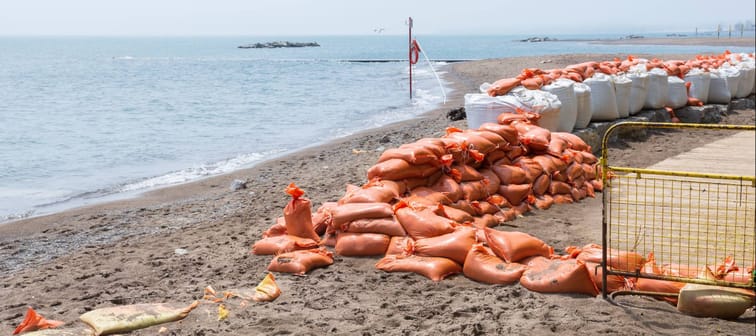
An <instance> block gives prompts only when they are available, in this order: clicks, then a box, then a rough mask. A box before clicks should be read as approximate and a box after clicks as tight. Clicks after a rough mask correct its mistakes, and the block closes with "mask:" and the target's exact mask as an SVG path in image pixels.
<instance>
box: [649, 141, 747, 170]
mask: <svg viewBox="0 0 756 336" xmlns="http://www.w3.org/2000/svg"><path fill="white" fill-rule="evenodd" d="M681 141H685V140H683V139H681ZM648 168H649V169H659V170H673V171H688V172H696V173H715V174H730V175H744V176H754V175H756V132H750V131H743V132H738V133H736V134H734V135H732V136H729V137H727V138H724V139H720V140H717V141H715V142H712V143H710V144H708V145H705V146H702V147H698V148H695V149H693V150H691V151H689V152H685V153H682V154H679V155H677V156H674V157H671V158H668V159H666V160H664V161H661V162H659V163H657V164H655V165H653V166H650V167H648Z"/></svg>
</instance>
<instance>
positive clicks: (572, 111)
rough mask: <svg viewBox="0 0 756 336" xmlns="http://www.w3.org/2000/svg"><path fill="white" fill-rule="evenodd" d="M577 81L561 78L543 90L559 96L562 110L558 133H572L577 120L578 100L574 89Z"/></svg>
mask: <svg viewBox="0 0 756 336" xmlns="http://www.w3.org/2000/svg"><path fill="white" fill-rule="evenodd" d="M574 84H575V81H573V80H569V79H566V78H560V79H557V80H555V81H553V82H552V83H551V84H549V85H545V86H544V87H542V88H541V90H543V91H546V92H550V93H552V94H554V95H555V96H557V98H558V99H559V102H561V103H562V108H561V109H560V111H559V126H557V132H572V129H573V128H574V127H575V120H576V119H577V98H576V97H575V89H574Z"/></svg>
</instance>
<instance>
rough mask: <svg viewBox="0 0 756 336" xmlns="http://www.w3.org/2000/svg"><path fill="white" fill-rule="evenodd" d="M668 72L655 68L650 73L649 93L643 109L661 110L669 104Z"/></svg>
mask: <svg viewBox="0 0 756 336" xmlns="http://www.w3.org/2000/svg"><path fill="white" fill-rule="evenodd" d="M667 83H668V81H667V72H666V71H664V70H662V69H659V68H653V69H651V71H649V72H648V93H647V94H646V101H645V103H644V104H643V108H646V109H659V108H662V107H664V104H666V103H667V95H668V93H667V91H668V84H667Z"/></svg>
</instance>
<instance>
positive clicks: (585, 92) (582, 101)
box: [573, 83, 593, 128]
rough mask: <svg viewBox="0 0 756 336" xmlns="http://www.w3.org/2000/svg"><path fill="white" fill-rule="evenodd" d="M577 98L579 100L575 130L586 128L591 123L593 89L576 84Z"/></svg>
mask: <svg viewBox="0 0 756 336" xmlns="http://www.w3.org/2000/svg"><path fill="white" fill-rule="evenodd" d="M573 87H574V89H575V98H576V100H577V117H576V118H575V127H574V128H586V127H588V124H590V123H591V116H593V110H591V87H590V86H588V85H585V84H583V83H575V84H574V85H573Z"/></svg>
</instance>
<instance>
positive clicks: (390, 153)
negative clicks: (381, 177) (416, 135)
mask: <svg viewBox="0 0 756 336" xmlns="http://www.w3.org/2000/svg"><path fill="white" fill-rule="evenodd" d="M391 159H401V160H404V161H407V162H409V163H411V164H425V163H430V164H437V163H438V159H439V158H438V156H436V153H434V152H433V151H432V150H431V149H430V148H427V147H425V146H422V145H415V146H412V145H408V146H404V147H399V148H390V149H387V150H385V151H384V152H383V154H381V157H380V158H378V162H384V161H388V160H391Z"/></svg>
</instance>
